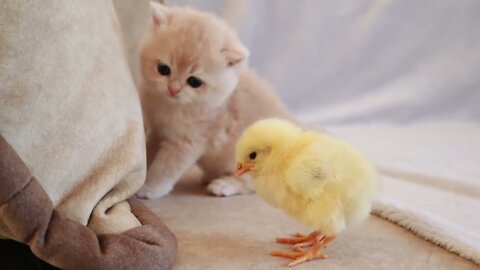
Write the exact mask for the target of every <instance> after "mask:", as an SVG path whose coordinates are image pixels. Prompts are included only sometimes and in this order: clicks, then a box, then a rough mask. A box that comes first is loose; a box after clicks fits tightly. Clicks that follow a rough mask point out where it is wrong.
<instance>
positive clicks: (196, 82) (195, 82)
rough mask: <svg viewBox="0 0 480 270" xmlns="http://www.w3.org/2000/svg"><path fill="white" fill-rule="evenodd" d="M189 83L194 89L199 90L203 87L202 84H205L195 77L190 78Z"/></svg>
mask: <svg viewBox="0 0 480 270" xmlns="http://www.w3.org/2000/svg"><path fill="white" fill-rule="evenodd" d="M187 83H188V85H190V86H191V87H192V88H198V87H200V86H202V84H203V82H202V81H201V80H200V79H199V78H197V77H194V76H190V77H188V79H187Z"/></svg>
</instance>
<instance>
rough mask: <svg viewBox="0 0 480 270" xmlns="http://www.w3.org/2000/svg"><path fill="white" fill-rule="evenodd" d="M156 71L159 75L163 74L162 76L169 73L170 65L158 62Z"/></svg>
mask: <svg viewBox="0 0 480 270" xmlns="http://www.w3.org/2000/svg"><path fill="white" fill-rule="evenodd" d="M157 71H158V73H160V75H163V76H168V75H170V67H169V66H167V65H165V64H158V65H157Z"/></svg>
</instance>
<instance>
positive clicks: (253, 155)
mask: <svg viewBox="0 0 480 270" xmlns="http://www.w3.org/2000/svg"><path fill="white" fill-rule="evenodd" d="M248 157H249V158H250V159H251V160H254V159H255V158H256V157H257V152H252V153H250V155H248Z"/></svg>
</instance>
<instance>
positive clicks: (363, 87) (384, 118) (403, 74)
mask: <svg viewBox="0 0 480 270" xmlns="http://www.w3.org/2000/svg"><path fill="white" fill-rule="evenodd" d="M167 4H169V5H191V6H193V7H197V8H200V9H204V10H209V11H213V12H214V13H217V14H219V15H220V16H222V17H225V18H227V20H228V21H230V22H231V23H232V24H233V25H234V26H235V27H236V28H237V29H238V31H239V32H240V36H241V37H242V39H243V41H244V42H245V43H246V45H247V46H248V47H249V48H250V50H251V58H250V63H251V66H252V67H254V68H255V69H257V70H258V71H259V72H260V73H261V75H262V76H264V77H265V78H266V79H268V80H269V81H270V82H271V83H272V84H273V85H274V86H275V87H276V89H277V91H278V92H279V94H280V95H281V96H282V98H283V99H284V101H285V102H286V103H287V104H288V106H289V107H290V109H291V110H292V111H294V112H295V113H296V114H297V115H299V116H300V117H301V118H302V119H303V120H305V121H307V122H313V123H316V124H322V125H328V124H344V123H358V122H393V123H411V122H419V121H421V122H423V121H439V120H454V121H477V122H478V120H480V1H477V0H459V1H456V0H425V1H416V0H402V1H400V0H397V1H388V0H377V1H375V0H340V1H327V0H296V1H279V0H250V1H249V0H229V1H218V0H171V1H168V0H167Z"/></svg>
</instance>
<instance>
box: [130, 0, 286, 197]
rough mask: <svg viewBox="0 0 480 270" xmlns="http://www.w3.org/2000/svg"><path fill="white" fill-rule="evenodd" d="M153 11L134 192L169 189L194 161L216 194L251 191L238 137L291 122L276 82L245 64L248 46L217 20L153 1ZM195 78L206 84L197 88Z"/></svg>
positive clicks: (143, 55)
mask: <svg viewBox="0 0 480 270" xmlns="http://www.w3.org/2000/svg"><path fill="white" fill-rule="evenodd" d="M151 10H152V23H151V25H150V27H149V29H148V30H147V33H146V35H145V36H144V39H143V41H142V46H141V50H140V64H141V69H142V70H141V71H142V79H143V82H142V86H141V89H140V91H141V93H140V94H141V98H142V106H143V109H144V117H145V125H146V129H147V152H148V153H147V155H148V162H149V169H148V173H147V180H146V183H145V185H144V187H143V188H142V189H141V190H140V191H139V192H138V193H137V195H138V196H139V197H142V198H148V199H152V198H156V197H159V196H163V195H165V194H168V193H169V192H170V191H171V190H172V188H173V186H174V185H175V183H176V182H177V181H178V180H179V179H180V178H181V176H182V175H183V174H184V173H185V172H186V171H187V170H188V169H190V168H191V167H192V166H193V165H194V164H195V163H198V164H199V165H200V167H201V168H202V169H203V170H204V172H205V175H204V178H203V180H204V182H206V183H209V186H208V190H209V191H210V192H211V193H213V194H215V195H218V196H229V195H234V194H241V193H249V192H251V190H250V189H249V188H248V187H247V185H246V184H245V183H246V179H235V178H234V176H233V174H234V171H235V164H234V146H235V143H236V140H237V139H238V137H239V136H240V134H241V132H242V131H243V129H244V128H246V127H247V126H248V125H249V124H251V123H253V122H254V121H256V120H258V119H262V118H267V117H281V118H287V119H290V120H292V119H291V117H290V115H289V113H288V112H287V110H286V108H285V106H284V105H283V104H282V103H281V101H280V100H279V98H278V97H277V96H276V95H275V93H274V91H273V90H272V89H271V87H270V86H269V85H268V84H267V83H266V82H264V81H263V80H261V79H260V78H259V77H258V76H257V75H256V74H255V73H254V72H253V71H251V70H249V69H248V68H247V58H248V51H247V49H246V48H245V47H244V45H243V44H242V43H241V41H240V40H239V38H238V37H237V35H236V34H235V32H234V31H233V30H232V29H231V28H230V27H229V26H228V25H227V24H226V23H225V22H224V21H222V20H221V19H220V18H218V17H216V16H215V15H213V14H209V13H204V12H200V11H196V10H193V9H190V8H180V7H175V8H167V7H165V6H162V5H160V4H156V3H152V4H151ZM159 64H163V65H167V66H169V68H170V74H169V75H167V76H163V75H161V74H159V71H158V65H159ZM190 76H195V77H196V78H198V79H200V80H201V81H203V84H202V85H201V86H200V87H198V88H192V87H191V86H190V85H189V84H187V79H188V78H189V77H190ZM169 88H170V89H169ZM239 180H241V181H239ZM212 181H213V182H212Z"/></svg>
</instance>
